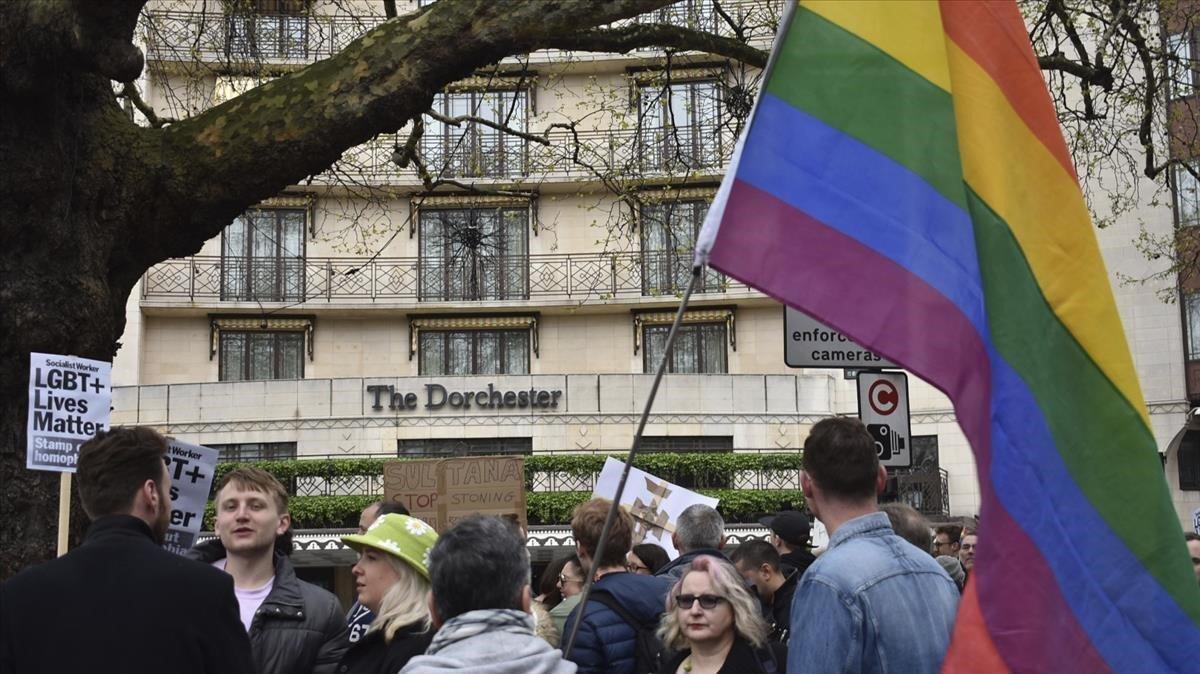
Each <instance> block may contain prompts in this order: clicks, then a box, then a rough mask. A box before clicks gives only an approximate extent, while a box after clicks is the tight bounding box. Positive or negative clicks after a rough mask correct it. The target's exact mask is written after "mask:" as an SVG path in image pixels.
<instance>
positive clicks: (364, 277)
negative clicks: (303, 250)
mask: <svg viewBox="0 0 1200 674" xmlns="http://www.w3.org/2000/svg"><path fill="white" fill-rule="evenodd" d="M510 259H512V258H510ZM679 259H681V255H680V254H679V253H676V252H627V253H578V254H552V255H530V256H528V257H527V258H516V259H512V260H513V263H512V264H508V263H506V262H504V260H502V259H501V260H499V261H497V262H496V264H494V265H493V267H492V268H485V269H483V270H482V272H481V271H480V270H477V269H475V270H472V269H468V267H467V266H466V265H463V266H461V267H459V268H457V269H455V270H454V272H453V274H452V275H450V276H448V275H447V274H446V273H445V272H446V270H445V269H438V268H437V267H434V266H432V265H431V263H429V262H428V261H425V262H422V260H421V259H420V258H415V257H413V258H376V259H373V260H372V259H369V258H348V257H331V258H307V259H303V260H294V261H291V262H289V265H290V266H289V269H297V270H302V275H301V272H300V271H296V272H294V273H295V274H296V276H295V278H294V281H295V282H293V283H289V284H287V285H286V286H285V287H286V289H287V292H286V293H281V294H280V295H279V296H277V298H275V299H274V301H278V302H284V301H286V302H289V303H297V302H302V301H303V302H315V301H326V302H351V303H370V302H377V301H395V302H404V301H409V302H430V301H450V300H455V301H458V300H498V299H530V298H547V299H555V298H557V299H576V300H579V299H604V298H615V297H638V296H643V295H650V296H654V295H672V294H676V293H677V292H678V291H679V288H680V287H681V286H680V285H679V283H678V279H677V278H676V275H675V274H673V273H670V271H668V272H666V273H664V272H661V271H658V270H663V269H666V270H672V269H674V268H675V267H674V266H672V265H675V264H676V262H677V261H678V260H679ZM250 263H251V264H253V261H250ZM263 264H264V265H268V266H270V268H271V269H272V270H274V269H277V266H276V265H277V263H276V261H274V260H264V261H263ZM439 264H444V263H439ZM246 266H247V261H246V260H244V259H242V260H238V261H237V264H236V266H234V267H230V266H229V262H228V260H226V261H222V258H221V257H220V256H200V255H198V256H195V257H189V258H176V259H172V260H167V261H165V262H161V263H159V264H156V265H154V266H153V267H151V268H150V270H149V271H147V272H146V275H145V276H144V277H143V282H142V298H143V299H146V300H166V301H185V300H190V301H196V300H208V301H244V299H245V298H244V297H243V296H241V295H236V294H233V295H231V294H229V293H228V292H227V290H226V289H227V288H228V287H229V278H230V275H231V274H237V275H239V277H241V275H244V274H250V275H251V277H253V276H254V273H255V272H254V270H253V269H250V270H247V269H246ZM472 272H473V273H475V274H476V275H475V276H474V277H473V278H472V277H471V273H472ZM451 277H453V278H454V279H455V280H454V282H453V283H451V282H449V281H447V279H448V278H451ZM432 278H437V279H438V281H436V282H435V281H432V280H426V279H432ZM501 279H502V281H501ZM489 284H492V285H489ZM745 288H746V286H745V285H744V284H741V283H738V282H736V281H733V280H731V279H728V278H726V277H724V276H720V275H718V274H715V273H712V274H710V275H709V276H707V277H706V278H705V283H704V285H703V288H701V292H706V293H718V292H726V291H728V290H731V289H738V290H744V289H745ZM253 299H254V300H257V301H260V302H267V301H272V299H273V298H272V297H270V296H263V295H262V294H256V296H255V297H254V298H253Z"/></svg>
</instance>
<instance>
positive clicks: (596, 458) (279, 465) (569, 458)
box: [213, 452, 801, 489]
mask: <svg viewBox="0 0 1200 674" xmlns="http://www.w3.org/2000/svg"><path fill="white" fill-rule="evenodd" d="M608 456H609V455H605V454H559V455H552V454H534V455H531V456H526V457H524V458H525V486H526V488H527V489H532V488H533V476H534V475H535V474H536V473H561V474H564V475H570V476H576V477H587V476H590V475H595V474H598V473H599V472H600V471H601V470H602V469H603V467H604V461H605V459H607V458H608ZM611 456H612V457H613V458H615V459H618V460H622V459H624V457H623V456H622V455H617V454H613V455H611ZM405 460H408V459H390V458H389V459H315V460H310V459H288V460H280V461H258V462H254V463H252V464H249V465H254V466H258V467H259V468H262V469H263V470H266V471H267V472H269V473H271V474H272V475H274V476H275V477H277V478H279V480H280V481H281V482H283V483H284V484H290V483H291V480H292V478H295V477H304V476H320V477H336V476H343V475H382V474H383V465H384V464H385V463H388V462H391V461H405ZM800 462H801V457H800V454H799V453H798V452H791V453H786V454H783V453H780V454H738V453H653V454H642V455H641V456H638V457H637V459H636V460H635V461H634V462H633V465H634V467H635V468H640V469H642V470H644V471H646V472H647V473H650V474H652V475H657V476H658V477H660V478H662V479H664V480H667V481H668V482H674V483H682V484H699V485H704V484H712V483H714V482H730V481H732V479H733V474H734V473H736V472H737V471H746V470H762V471H783V470H800V468H801V465H800ZM238 465H245V464H235V463H221V464H217V469H216V474H215V477H214V479H213V484H214V485H215V484H216V483H218V482H220V480H221V478H222V477H223V476H224V475H225V474H226V473H228V472H229V471H230V470H232V469H233V468H234V467H236V466H238Z"/></svg>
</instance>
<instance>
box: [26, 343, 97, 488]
mask: <svg viewBox="0 0 1200 674" xmlns="http://www.w3.org/2000/svg"><path fill="white" fill-rule="evenodd" d="M111 381H112V363H105V362H103V361H99V360H89V359H87V358H76V357H75V356H56V355H53V354H48V353H30V354H29V419H28V421H27V423H26V428H25V437H26V438H27V445H26V452H25V467H26V468H28V469H29V470H48V471H54V472H58V473H74V472H75V464H76V463H78V461H79V446H80V445H82V444H83V443H85V442H87V441H88V440H90V439H91V438H92V436H94V435H95V434H96V433H98V432H99V431H103V430H106V429H107V428H108V417H109V412H110V411H111V409H112V388H111Z"/></svg>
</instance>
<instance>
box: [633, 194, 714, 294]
mask: <svg viewBox="0 0 1200 674" xmlns="http://www.w3.org/2000/svg"><path fill="white" fill-rule="evenodd" d="M707 212H708V202H707V201H703V200H695V201H665V202H662V203H659V204H646V205H644V206H642V214H641V216H642V217H641V225H642V294H643V295H662V294H672V293H682V292H683V291H684V290H685V289H686V288H687V285H688V282H689V281H691V278H692V251H693V249H694V248H695V247H696V236H697V234H698V233H699V232H700V226H701V225H702V224H704V214H705V213H707ZM724 286H725V278H724V277H723V276H722V275H721V274H720V273H718V272H716V271H713V270H711V269H709V270H706V271H705V273H704V280H703V283H702V284H701V285H700V287H699V288H697V292H721V291H723V290H724Z"/></svg>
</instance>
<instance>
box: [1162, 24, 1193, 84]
mask: <svg viewBox="0 0 1200 674" xmlns="http://www.w3.org/2000/svg"><path fill="white" fill-rule="evenodd" d="M1191 38H1192V34H1191V33H1190V32H1188V33H1176V34H1175V35H1171V36H1168V37H1167V53H1168V55H1169V58H1170V59H1171V60H1170V61H1169V62H1168V63H1169V68H1168V72H1167V74H1168V77H1170V78H1171V79H1170V82H1168V86H1169V87H1170V92H1171V97H1172V98H1184V97H1186V96H1191V95H1192V94H1194V93H1195V92H1196V72H1195V69H1194V65H1195V64H1194V63H1193V62H1192V39H1191Z"/></svg>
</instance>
